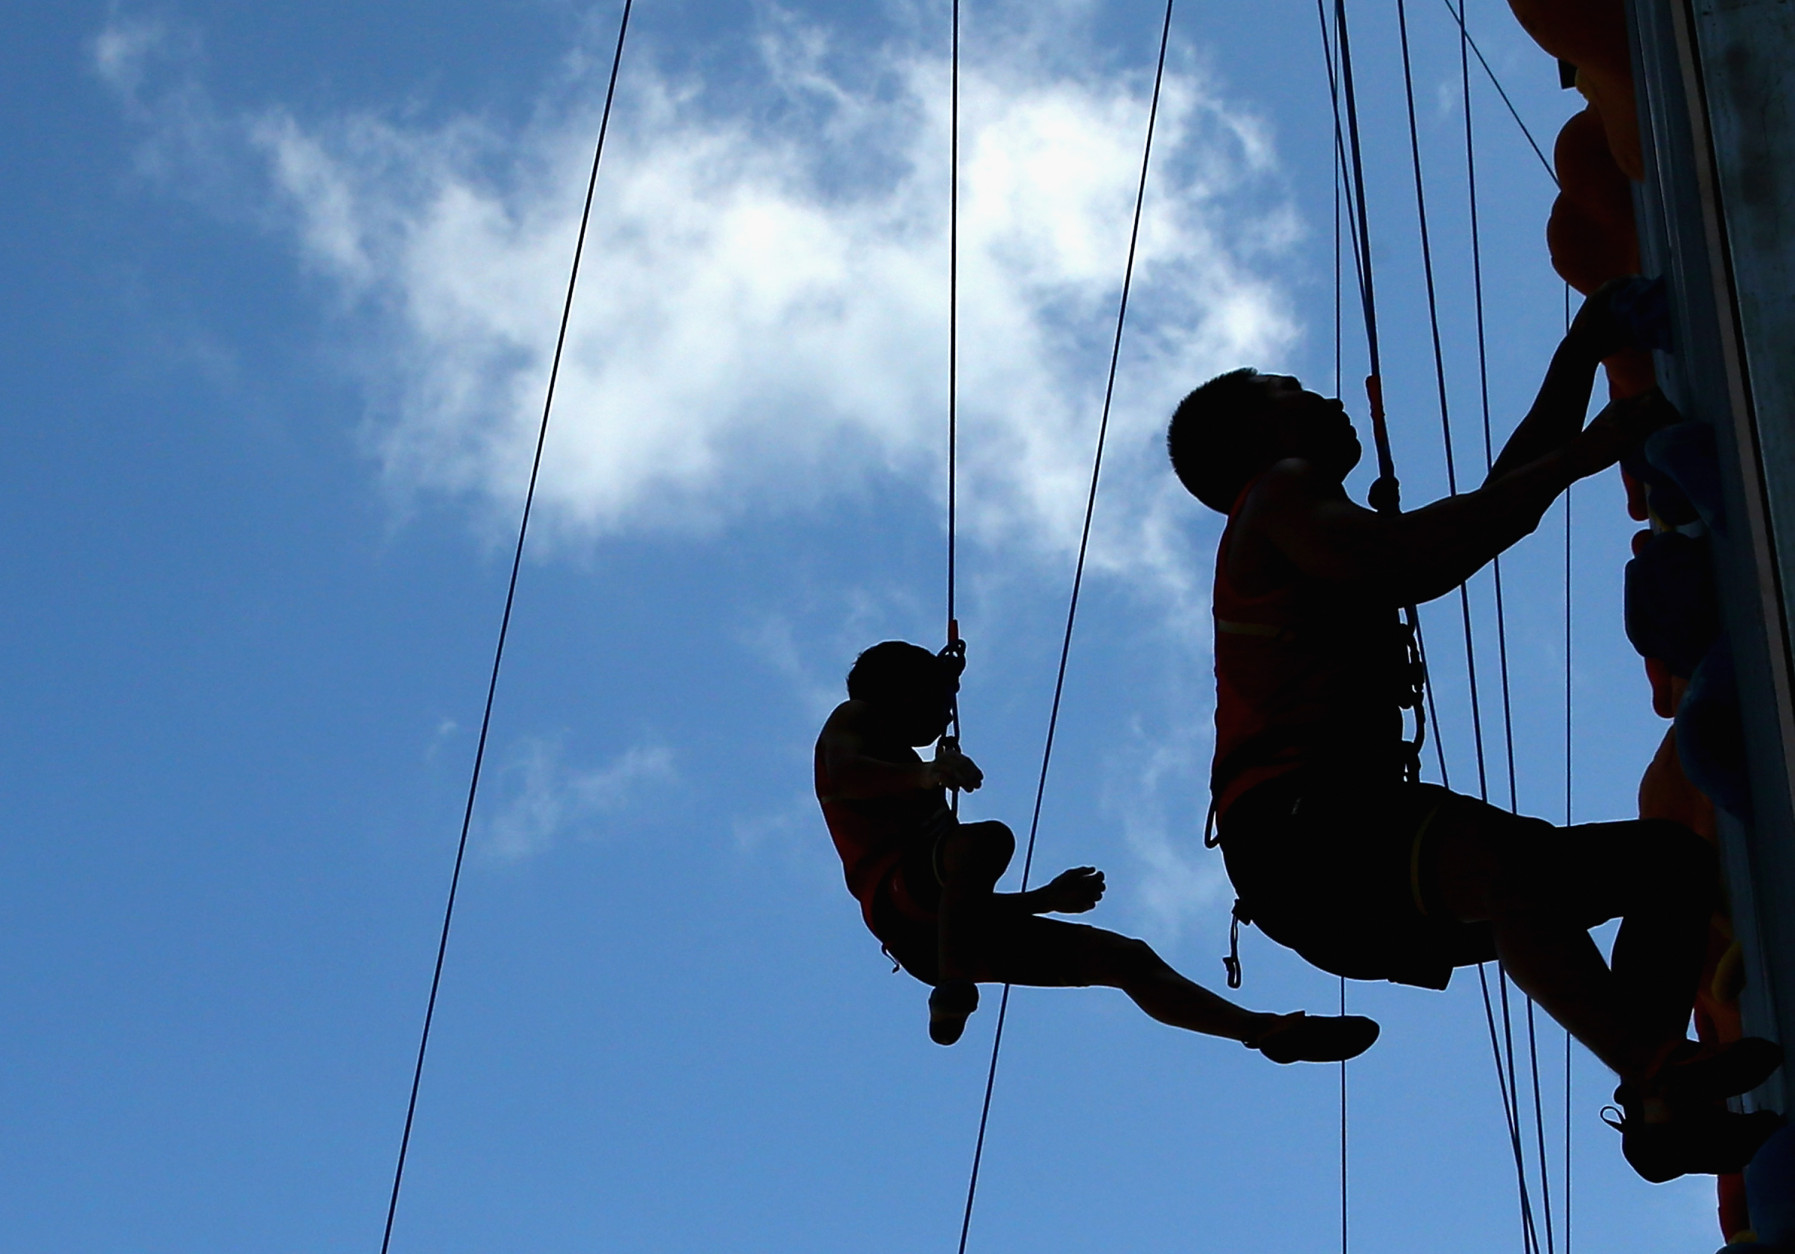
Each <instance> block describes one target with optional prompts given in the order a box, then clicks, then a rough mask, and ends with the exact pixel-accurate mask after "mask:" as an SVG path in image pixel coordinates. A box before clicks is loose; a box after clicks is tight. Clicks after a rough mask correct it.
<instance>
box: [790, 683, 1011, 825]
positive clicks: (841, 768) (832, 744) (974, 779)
mask: <svg viewBox="0 0 1795 1254" xmlns="http://www.w3.org/2000/svg"><path fill="white" fill-rule="evenodd" d="M874 721H875V719H874V715H873V712H872V711H871V710H870V709H869V708H868V707H867V706H866V705H865V704H864V703H863V702H859V701H844V702H842V704H840V705H838V706H836V707H835V713H833V714H831V715H830V716H829V721H828V722H826V723H824V724H823V731H822V735H821V736H820V737H818V740H817V743H818V745H819V746H820V747H821V749H822V754H823V770H824V771H825V773H826V774H827V775H828V777H829V782H830V784H831V785H832V789H831V792H830V795H829V797H828V798H826V800H831V801H858V800H865V799H868V798H873V797H896V796H901V795H903V794H904V793H910V792H918V791H921V790H924V789H929V788H956V787H957V788H965V789H967V790H969V791H970V790H971V789H974V788H977V787H978V786H979V784H980V783H981V782H983V778H984V776H983V774H982V773H981V772H980V771H979V769H978V767H977V766H975V765H974V764H973V761H972V759H971V758H968V757H967V756H966V755H964V754H962V753H960V752H958V751H957V750H952V749H937V750H936V752H935V758H934V760H933V761H931V762H924V761H923V760H922V759H921V758H919V757H917V756H916V753H915V752H914V751H913V750H911V749H909V748H908V747H902V746H893V745H885V744H880V743H878V741H879V738H878V737H877V736H876V735H868V732H869V731H872V730H874V729H873V728H872V727H870V726H869V724H872V723H873V722H874ZM904 755H908V760H905V756H904Z"/></svg>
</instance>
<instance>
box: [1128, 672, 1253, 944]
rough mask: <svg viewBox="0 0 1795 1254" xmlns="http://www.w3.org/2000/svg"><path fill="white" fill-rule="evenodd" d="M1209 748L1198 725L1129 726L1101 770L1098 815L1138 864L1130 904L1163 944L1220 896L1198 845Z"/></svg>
mask: <svg viewBox="0 0 1795 1254" xmlns="http://www.w3.org/2000/svg"><path fill="white" fill-rule="evenodd" d="M1193 704H1194V703H1193ZM1210 743H1211V736H1210V734H1209V730H1208V728H1207V726H1206V725H1205V724H1204V723H1203V722H1202V721H1200V720H1197V719H1190V718H1187V719H1184V720H1183V721H1181V722H1179V723H1178V724H1177V725H1175V726H1172V727H1169V728H1156V729H1153V730H1148V729H1147V728H1146V727H1144V726H1143V725H1142V723H1141V722H1140V720H1136V723H1135V726H1134V727H1133V728H1132V731H1131V734H1130V736H1129V737H1128V739H1127V740H1126V741H1125V742H1124V743H1122V744H1120V745H1118V746H1117V747H1116V748H1115V749H1114V750H1113V751H1111V752H1110V754H1109V755H1107V758H1106V761H1105V763H1104V767H1105V769H1104V776H1105V780H1106V783H1105V788H1104V809H1105V810H1107V811H1109V812H1110V813H1113V814H1115V815H1116V816H1117V817H1118V818H1119V819H1120V820H1121V825H1122V836H1123V840H1124V842H1125V844H1126V845H1127V848H1128V851H1129V852H1130V853H1131V854H1132V855H1134V858H1135V860H1136V862H1137V864H1138V867H1139V872H1140V874H1141V877H1142V878H1141V880H1140V882H1139V886H1138V888H1136V889H1135V891H1134V896H1135V899H1136V901H1137V902H1138V904H1139V907H1140V910H1141V912H1142V914H1143V915H1144V916H1145V917H1144V921H1143V925H1144V927H1145V930H1146V931H1147V932H1148V933H1149V935H1150V936H1152V937H1153V938H1154V939H1156V940H1159V941H1162V942H1166V943H1169V942H1171V941H1173V940H1176V939H1177V937H1178V936H1179V934H1180V933H1181V932H1182V931H1183V930H1184V928H1185V926H1186V925H1187V924H1188V923H1189V922H1190V921H1191V920H1192V919H1193V918H1195V917H1199V916H1202V917H1209V916H1211V915H1212V914H1213V910H1214V907H1215V905H1216V903H1217V902H1218V901H1219V900H1220V899H1221V898H1222V894H1223V892H1224V891H1225V890H1226V888H1227V874H1226V872H1225V871H1224V870H1223V868H1222V861H1221V856H1220V854H1219V853H1215V852H1212V851H1210V850H1206V849H1204V848H1203V847H1202V842H1201V840H1200V835H1201V832H1202V822H1203V815H1204V812H1205V807H1206V804H1207V793H1208V789H1207V787H1206V786H1205V785H1206V783H1207V778H1206V776H1207V765H1208V761H1209V746H1210Z"/></svg>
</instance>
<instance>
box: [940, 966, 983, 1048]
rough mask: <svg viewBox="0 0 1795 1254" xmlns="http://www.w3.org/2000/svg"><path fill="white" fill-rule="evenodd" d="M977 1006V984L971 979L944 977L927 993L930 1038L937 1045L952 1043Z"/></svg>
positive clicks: (957, 1037)
mask: <svg viewBox="0 0 1795 1254" xmlns="http://www.w3.org/2000/svg"><path fill="white" fill-rule="evenodd" d="M978 1008H979V986H978V985H976V984H974V983H973V982H972V981H971V980H943V981H942V982H941V983H939V984H937V985H936V986H935V991H934V992H932V993H930V994H929V1039H930V1040H931V1041H934V1042H935V1044H937V1045H952V1044H953V1043H954V1042H955V1041H957V1040H959V1039H960V1033H962V1032H964V1031H965V1030H966V1020H967V1019H968V1018H970V1017H971V1015H972V1012H973V1011H975V1010H977V1009H978Z"/></svg>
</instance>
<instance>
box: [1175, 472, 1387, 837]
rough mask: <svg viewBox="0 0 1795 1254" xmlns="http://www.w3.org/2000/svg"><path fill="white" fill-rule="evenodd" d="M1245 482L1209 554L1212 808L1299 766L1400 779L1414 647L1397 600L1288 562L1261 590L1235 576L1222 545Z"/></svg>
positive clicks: (1219, 809) (1230, 534) (1221, 810)
mask: <svg viewBox="0 0 1795 1254" xmlns="http://www.w3.org/2000/svg"><path fill="white" fill-rule="evenodd" d="M1255 482H1256V481H1255ZM1252 487H1253V485H1252V484H1250V483H1249V484H1248V485H1247V487H1246V488H1245V489H1243V490H1242V491H1241V494H1240V496H1239V497H1238V498H1236V500H1235V502H1234V508H1233V510H1231V511H1230V512H1229V514H1228V525H1227V528H1226V529H1225V530H1224V531H1223V532H1222V539H1221V543H1220V544H1219V545H1218V546H1217V548H1216V556H1215V595H1214V600H1213V606H1214V612H1215V689H1216V693H1215V761H1214V764H1213V766H1212V768H1211V771H1210V794H1211V797H1212V799H1213V803H1214V806H1215V814H1216V816H1217V817H1218V818H1219V817H1220V816H1221V815H1223V814H1225V813H1226V812H1227V809H1228V807H1229V806H1231V805H1232V804H1233V803H1234V802H1235V801H1237V800H1238V799H1239V798H1240V797H1242V796H1244V795H1245V794H1246V793H1247V792H1248V791H1249V790H1250V789H1252V788H1254V787H1256V786H1258V785H1259V784H1263V783H1265V782H1267V781H1269V780H1272V779H1276V778H1279V777H1280V776H1283V775H1287V774H1290V773H1292V772H1294V771H1297V770H1299V769H1303V768H1305V767H1309V766H1312V765H1317V764H1323V765H1328V766H1330V767H1337V768H1339V769H1342V770H1347V771H1361V770H1362V771H1368V772H1376V773H1380V774H1387V776H1388V777H1389V778H1390V779H1392V780H1396V779H1399V778H1400V777H1401V772H1402V766H1403V761H1404V757H1405V742H1404V741H1403V738H1402V713H1401V710H1402V706H1403V705H1404V704H1405V703H1406V700H1405V698H1406V694H1407V692H1408V691H1409V689H1408V687H1407V683H1408V678H1409V654H1408V641H1407V636H1406V632H1405V629H1404V627H1403V625H1402V620H1401V618H1400V617H1399V615H1398V612H1397V610H1396V608H1395V607H1394V606H1391V605H1389V604H1388V603H1387V602H1385V601H1383V600H1381V599H1378V598H1374V597H1372V596H1369V595H1367V594H1366V592H1365V591H1364V590H1363V589H1362V588H1355V587H1354V585H1352V584H1350V583H1343V582H1334V581H1328V580H1321V579H1314V578H1311V577H1308V576H1305V575H1302V574H1301V573H1299V572H1297V571H1296V570H1295V569H1294V568H1291V569H1290V570H1289V571H1288V573H1287V575H1286V577H1285V578H1284V580H1283V581H1282V582H1279V583H1277V584H1276V585H1275V586H1273V587H1271V588H1269V589H1268V590H1266V591H1263V592H1258V593H1246V592H1243V591H1241V590H1240V589H1238V588H1237V587H1235V585H1234V582H1233V580H1232V579H1231V578H1230V577H1229V574H1228V553H1229V546H1230V544H1231V542H1232V541H1233V539H1234V530H1235V524H1236V521H1237V520H1238V518H1239V516H1240V510H1241V506H1242V505H1243V504H1244V503H1245V501H1246V498H1247V494H1248V492H1250V491H1251V490H1252Z"/></svg>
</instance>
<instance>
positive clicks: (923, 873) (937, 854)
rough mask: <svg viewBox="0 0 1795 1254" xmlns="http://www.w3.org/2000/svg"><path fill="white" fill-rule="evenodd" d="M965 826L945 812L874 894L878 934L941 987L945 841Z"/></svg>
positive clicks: (896, 957)
mask: <svg viewBox="0 0 1795 1254" xmlns="http://www.w3.org/2000/svg"><path fill="white" fill-rule="evenodd" d="M958 825H959V820H958V819H956V818H954V817H953V815H951V814H949V813H946V812H943V813H942V814H941V815H939V816H937V818H936V820H935V821H934V822H931V823H930V824H929V826H928V827H927V828H925V829H924V830H923V831H921V832H918V833H917V834H916V836H915V838H914V839H912V840H911V841H910V842H909V843H908V844H907V845H906V846H905V848H904V852H903V854H902V855H901V856H900V857H899V858H898V861H897V865H895V866H893V867H892V868H891V870H890V871H889V872H888V873H887V874H886V876H885V878H884V879H882V880H880V881H879V885H878V887H877V888H875V889H874V890H873V906H872V927H873V935H875V936H877V937H878V938H879V941H880V943H881V944H882V945H884V947H885V952H886V953H887V954H889V955H890V956H891V960H892V961H893V962H896V963H897V964H899V965H900V966H902V967H903V968H904V970H906V971H908V972H909V973H910V974H911V975H914V976H915V977H916V978H917V979H919V980H922V981H923V982H924V983H926V984H933V983H934V982H935V966H936V949H937V946H938V943H939V942H938V926H939V925H938V923H937V918H938V911H939V908H940V904H941V842H942V841H943V840H945V839H946V838H947V837H948V836H949V835H950V834H951V833H952V832H953V830H954V829H955V828H956V827H957V826H958Z"/></svg>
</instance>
